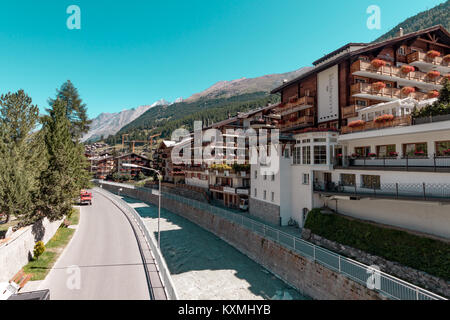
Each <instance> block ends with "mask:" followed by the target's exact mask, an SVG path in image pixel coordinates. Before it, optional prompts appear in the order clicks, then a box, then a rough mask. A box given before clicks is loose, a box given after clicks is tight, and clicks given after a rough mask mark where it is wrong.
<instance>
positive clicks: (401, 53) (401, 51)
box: [397, 47, 406, 56]
mask: <svg viewBox="0 0 450 320" xmlns="http://www.w3.org/2000/svg"><path fill="white" fill-rule="evenodd" d="M397 54H398V55H399V56H406V48H405V47H400V48H398V50H397Z"/></svg>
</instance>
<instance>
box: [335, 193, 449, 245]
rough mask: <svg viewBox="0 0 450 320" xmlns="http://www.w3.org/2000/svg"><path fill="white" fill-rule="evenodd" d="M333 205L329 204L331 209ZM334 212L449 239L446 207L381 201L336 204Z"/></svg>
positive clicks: (431, 204) (398, 201)
mask: <svg viewBox="0 0 450 320" xmlns="http://www.w3.org/2000/svg"><path fill="white" fill-rule="evenodd" d="M334 204H335V201H332V203H330V204H329V205H330V207H331V208H333V209H334ZM337 206H338V212H340V213H342V214H346V215H349V216H352V217H355V218H359V219H363V220H369V221H374V222H378V223H382V224H387V225H392V226H397V227H401V228H405V229H410V230H415V231H419V232H423V233H428V234H432V235H436V236H440V237H444V238H447V239H450V203H446V204H443V203H437V202H419V201H402V200H384V199H362V200H338V204H337Z"/></svg>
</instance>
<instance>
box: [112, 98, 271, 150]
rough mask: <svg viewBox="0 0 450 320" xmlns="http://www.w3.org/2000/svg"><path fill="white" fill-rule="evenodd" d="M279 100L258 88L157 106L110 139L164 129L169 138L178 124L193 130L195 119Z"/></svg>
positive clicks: (217, 117) (212, 118)
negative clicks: (221, 96)
mask: <svg viewBox="0 0 450 320" xmlns="http://www.w3.org/2000/svg"><path fill="white" fill-rule="evenodd" d="M278 101H279V97H278V96H275V95H268V94H267V93H265V92H256V93H251V94H244V95H240V96H234V97H230V98H222V99H201V100H198V101H195V102H192V103H189V102H181V103H176V104H172V105H170V106H158V107H155V108H152V109H150V110H148V111H147V112H146V113H145V114H143V115H142V116H141V117H139V118H138V119H136V120H135V121H133V122H131V123H129V124H128V125H126V126H125V127H123V128H122V129H121V130H120V131H119V132H118V133H117V134H116V135H115V136H110V137H109V138H108V139H107V143H110V144H112V143H114V141H117V142H118V141H121V137H122V134H124V133H127V134H130V140H131V139H138V140H141V139H146V138H147V137H148V136H149V134H150V133H162V137H163V138H170V135H171V133H172V131H173V130H175V129H177V128H181V127H183V128H186V129H188V130H192V128H193V124H194V121H195V120H202V121H203V122H204V123H205V124H207V123H210V124H211V123H214V122H218V121H222V120H225V119H227V118H228V117H229V116H235V115H236V114H237V113H238V112H245V111H248V110H252V109H257V108H260V107H264V106H266V105H267V104H269V103H275V102H278Z"/></svg>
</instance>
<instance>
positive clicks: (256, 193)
mask: <svg viewBox="0 0 450 320" xmlns="http://www.w3.org/2000/svg"><path fill="white" fill-rule="evenodd" d="M257 196H258V190H257V189H256V188H255V198H256V197H257Z"/></svg>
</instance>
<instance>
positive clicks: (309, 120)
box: [279, 116, 314, 131]
mask: <svg viewBox="0 0 450 320" xmlns="http://www.w3.org/2000/svg"><path fill="white" fill-rule="evenodd" d="M313 125H314V117H313V116H303V117H299V118H298V119H296V120H295V121H286V122H285V123H280V124H279V129H280V130H281V131H286V130H290V129H297V128H305V127H309V126H313Z"/></svg>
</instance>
